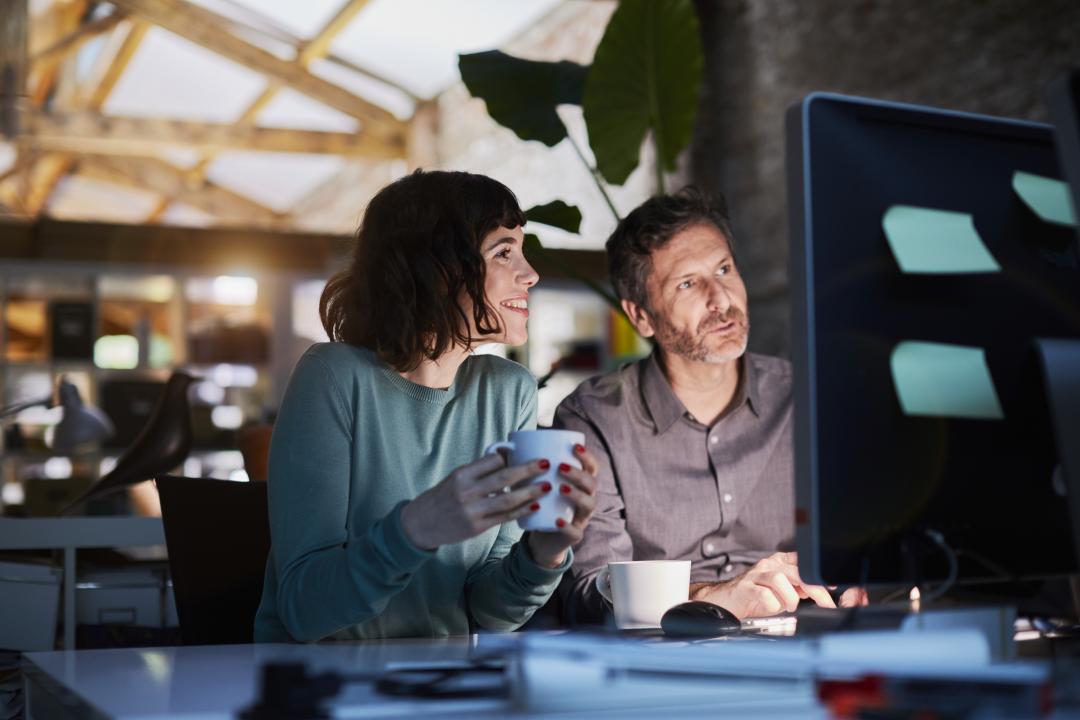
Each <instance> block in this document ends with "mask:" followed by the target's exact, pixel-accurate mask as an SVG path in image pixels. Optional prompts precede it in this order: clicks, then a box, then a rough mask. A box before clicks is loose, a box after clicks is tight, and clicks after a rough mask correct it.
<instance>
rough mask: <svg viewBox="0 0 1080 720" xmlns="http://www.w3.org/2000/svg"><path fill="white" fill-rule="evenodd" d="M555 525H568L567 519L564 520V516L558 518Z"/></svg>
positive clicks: (562, 526)
mask: <svg viewBox="0 0 1080 720" xmlns="http://www.w3.org/2000/svg"><path fill="white" fill-rule="evenodd" d="M555 527H558V528H564V527H566V521H565V520H563V519H562V518H559V519H558V520H556V521H555Z"/></svg>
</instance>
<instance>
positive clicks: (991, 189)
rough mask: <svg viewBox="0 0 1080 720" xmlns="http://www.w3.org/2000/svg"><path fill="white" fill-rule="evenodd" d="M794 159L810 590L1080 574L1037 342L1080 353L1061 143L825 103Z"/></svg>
mask: <svg viewBox="0 0 1080 720" xmlns="http://www.w3.org/2000/svg"><path fill="white" fill-rule="evenodd" d="M787 142H788V145H787V156H788V170H787V172H788V206H789V220H790V226H791V228H790V229H791V292H792V299H793V302H792V308H793V317H792V325H793V328H794V340H793V364H794V368H795V418H794V429H795V433H794V435H795V456H796V457H795V460H796V470H795V482H796V507H797V510H796V542H797V549H798V552H799V568H800V572H801V573H802V575H803V577H804V578H806V579H807V580H809V581H813V582H819V583H827V584H868V585H876V584H892V583H897V584H899V583H911V584H920V583H923V582H928V581H931V580H937V579H945V578H947V577H951V576H952V575H954V573H953V569H954V568H957V569H958V573H956V574H957V575H958V576H959V578H960V579H961V580H968V581H976V580H995V579H997V580H1013V579H1017V578H1039V577H1047V576H1054V575H1062V574H1070V573H1075V572H1076V571H1077V567H1078V564H1077V553H1076V551H1075V549H1074V547H1073V543H1072V539H1071V529H1070V520H1069V512H1068V502H1067V499H1066V497H1065V494H1064V488H1065V483H1064V478H1063V474H1062V471H1061V467H1060V463H1059V456H1058V452H1057V447H1056V445H1055V441H1054V433H1053V428H1052V425H1051V420H1050V416H1049V413H1048V409H1047V407H1048V404H1047V398H1046V391H1045V383H1044V379H1043V376H1042V374H1041V370H1040V364H1039V359H1038V354H1037V352H1036V348H1035V344H1034V340H1035V339H1036V338H1063V339H1070V340H1076V339H1080V271H1078V269H1077V268H1078V266H1080V262H1078V258H1077V251H1076V243H1075V242H1074V240H1073V238H1074V236H1073V234H1072V228H1071V227H1068V226H1067V224H1062V223H1060V222H1058V221H1060V220H1061V219H1062V218H1060V217H1057V218H1056V219H1053V213H1052V212H1051V210H1053V211H1055V212H1056V211H1060V209H1061V208H1060V207H1057V208H1050V209H1049V210H1048V209H1047V207H1045V203H1046V202H1047V199H1046V198H1047V196H1046V192H1047V191H1048V189H1049V190H1050V191H1054V192H1059V191H1060V190H1061V188H1060V186H1059V185H1055V184H1054V183H1055V182H1057V181H1058V179H1060V178H1061V174H1060V172H1059V169H1058V161H1057V158H1056V156H1055V151H1054V145H1053V140H1052V136H1051V132H1050V128H1049V126H1046V125H1040V124H1035V123H1030V122H1021V121H1015V120H1006V119H1001V118H993V117H985V116H978V115H971V114H966V113H959V112H952V111H947V110H938V109H933V108H926V107H917V106H912V105H902V104H897V103H890V102H881V101H876V100H867V99H860V98H851V97H844V96H839V95H831V94H814V95H811V96H809V97H807V98H806V99H805V100H803V101H802V102H801V103H799V104H797V105H796V106H793V107H792V108H791V109H790V110H789V112H788V116H787ZM1018 172H1019V173H1022V174H1021V175H1017V173H1018ZM1033 178H1034V179H1033ZM1033 188H1034V190H1033ZM1036 191H1037V192H1036ZM1039 193H1042V194H1041V195H1040V194H1039ZM1051 195H1053V192H1051ZM1054 197H1057V196H1056V195H1055V196H1054ZM1051 199H1053V198H1051ZM1032 204H1034V207H1033V205H1032ZM1040 213H1041V214H1040ZM1048 216H1050V217H1052V220H1047V217H1048ZM950 556H951V557H950ZM952 560H956V561H958V562H957V564H955V565H954V564H953V562H952Z"/></svg>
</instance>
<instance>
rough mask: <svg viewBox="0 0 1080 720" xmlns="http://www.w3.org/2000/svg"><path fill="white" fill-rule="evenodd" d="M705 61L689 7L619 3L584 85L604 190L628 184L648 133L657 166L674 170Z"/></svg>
mask: <svg viewBox="0 0 1080 720" xmlns="http://www.w3.org/2000/svg"><path fill="white" fill-rule="evenodd" d="M703 65H704V59H703V56H702V51H701V36H700V34H699V31H698V21H697V16H696V15H695V14H694V7H693V3H692V2H691V0H622V2H620V3H619V7H618V8H617V9H616V10H615V13H614V14H613V15H612V16H611V21H610V22H609V23H608V26H607V30H606V31H605V32H604V37H603V39H601V41H600V45H599V46H598V47H597V49H596V57H595V58H594V59H593V63H592V68H591V69H590V70H589V76H588V78H587V80H586V81H585V97H584V100H583V104H582V106H583V108H584V111H585V124H586V125H587V126H588V129H589V144H590V145H591V146H592V149H593V154H595V155H596V164H597V167H598V168H599V170H600V172H601V173H602V174H603V176H604V177H605V178H606V179H607V180H608V182H612V183H615V184H616V185H621V184H622V183H624V182H626V178H627V177H628V176H629V175H630V173H631V172H632V171H633V169H634V168H635V167H637V164H638V157H639V154H640V151H641V143H642V141H643V140H644V138H645V133H646V132H647V131H649V130H651V131H652V134H653V138H654V140H655V142H656V148H657V157H658V162H659V163H661V166H662V167H663V168H665V169H667V170H674V169H675V159H676V157H677V156H678V155H679V153H680V152H681V151H682V150H683V148H685V147H686V145H687V143H689V142H690V135H691V133H692V132H693V129H694V117H695V115H696V112H697V105H698V88H699V86H700V84H701V72H702V66H703Z"/></svg>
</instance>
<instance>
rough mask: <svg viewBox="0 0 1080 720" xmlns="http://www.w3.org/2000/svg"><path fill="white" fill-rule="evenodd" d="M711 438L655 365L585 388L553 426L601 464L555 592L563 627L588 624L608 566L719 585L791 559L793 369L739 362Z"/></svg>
mask: <svg viewBox="0 0 1080 720" xmlns="http://www.w3.org/2000/svg"><path fill="white" fill-rule="evenodd" d="M740 362H741V363H742V365H741V368H742V372H741V373H740V380H739V386H738V389H737V391H736V395H735V399H734V401H733V403H732V406H731V408H730V409H729V410H728V411H727V412H726V413H725V414H724V415H723V416H722V417H721V418H720V419H719V420H717V421H716V422H715V423H714V424H713V425H712V427H706V426H705V425H703V424H701V423H700V422H698V421H697V420H696V419H694V418H693V417H692V416H691V415H690V413H688V412H687V410H686V408H685V407H684V406H683V404H682V402H680V400H679V399H678V397H677V396H676V395H675V393H674V391H672V389H671V386H670V384H669V383H668V381H667V378H666V377H665V376H664V373H663V370H662V369H661V367H660V363H659V361H658V359H657V357H656V354H655V353H653V355H650V356H649V357H648V358H645V359H643V360H639V361H638V362H635V363H631V364H629V365H626V366H624V367H622V368H620V369H619V370H617V371H615V372H613V373H609V374H607V375H603V376H600V377H597V378H593V379H591V380H588V381H586V382H584V383H582V384H581V386H579V387H578V389H577V390H575V391H574V392H573V393H572V394H571V395H570V396H569V397H567V398H566V399H565V400H564V401H563V402H562V403H561V404H560V405H559V408H558V410H557V411H556V413H555V425H556V427H566V428H570V429H574V430H580V431H581V432H583V433H585V438H586V443H585V444H586V445H587V446H588V447H589V448H590V449H591V450H592V452H593V453H594V454H595V455H596V456H597V458H598V459H599V462H600V473H599V475H598V477H597V481H598V485H599V488H598V492H597V510H596V514H595V515H594V516H593V519H592V521H591V522H590V524H589V527H588V528H587V529H586V532H585V537H584V539H583V540H582V541H581V543H579V544H578V546H577V547H575V549H574V565H573V567H572V568H570V570H569V571H568V572H567V574H566V577H565V578H564V581H563V585H562V587H561V589H560V591H561V593H562V595H563V606H564V615H565V616H566V619H567V620H568V621H570V622H590V621H591V622H595V621H598V620H599V619H600V618H601V617H602V604H601V602H600V598H599V596H598V594H597V593H596V591H595V587H594V586H593V581H594V578H595V576H596V574H597V573H598V572H599V571H600V570H601V569H602V568H603V567H604V566H605V565H606V564H607V563H608V562H611V561H613V560H662V559H670V560H691V561H692V562H693V570H692V573H691V582H717V581H721V580H727V579H730V578H732V577H736V576H737V575H739V574H741V573H743V572H745V571H746V569H747V568H749V567H750V565H752V564H753V563H754V562H756V561H757V560H759V559H761V558H763V557H765V556H767V555H770V554H772V553H774V552H777V551H779V550H791V549H793V548H794V532H795V525H794V484H793V477H792V472H793V467H792V466H793V457H792V452H793V451H792V436H791V432H792V428H791V422H792V420H791V414H792V385H791V365H790V364H789V363H788V362H787V361H786V360H782V359H780V358H774V357H768V356H764V355H756V354H753V353H747V354H746V355H745V356H744V357H743V359H742V360H741V361H740Z"/></svg>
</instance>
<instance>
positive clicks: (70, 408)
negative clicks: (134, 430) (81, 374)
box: [0, 377, 113, 452]
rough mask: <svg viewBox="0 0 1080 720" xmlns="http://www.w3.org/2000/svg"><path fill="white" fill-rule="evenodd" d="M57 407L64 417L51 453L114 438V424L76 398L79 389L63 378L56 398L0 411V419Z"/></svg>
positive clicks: (47, 398) (45, 398)
mask: <svg viewBox="0 0 1080 720" xmlns="http://www.w3.org/2000/svg"><path fill="white" fill-rule="evenodd" d="M57 397H59V402H57V401H56V398H57ZM57 405H60V407H62V408H63V410H64V417H63V418H62V419H61V420H60V422H59V424H57V426H56V428H55V430H54V431H53V437H52V442H51V443H50V445H51V447H52V449H53V450H56V451H58V452H69V451H70V450H73V449H74V448H76V447H78V446H79V445H82V444H83V443H88V442H97V441H100V440H104V439H105V438H107V437H109V436H111V435H112V434H113V424H112V422H111V421H110V420H109V418H108V416H106V415H105V413H103V412H101V411H100V410H98V409H97V408H96V407H94V406H92V405H86V404H84V403H83V401H82V397H81V396H80V395H79V389H78V388H77V387H75V386H74V385H73V384H71V383H70V382H69V381H67V380H66V379H64V378H63V377H61V378H60V380H59V382H58V383H57V390H56V393H55V394H50V395H47V396H45V397H43V398H38V399H36V400H28V401H26V402H21V403H15V404H14V405H9V406H7V407H5V408H3V409H0V419H3V418H5V417H9V416H11V415H15V414H17V413H19V412H22V411H23V410H26V409H27V408H32V407H38V406H43V407H47V408H52V407H56V406H57Z"/></svg>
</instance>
